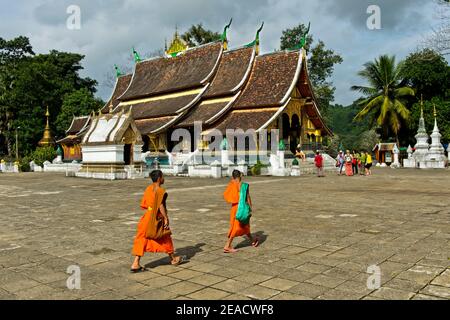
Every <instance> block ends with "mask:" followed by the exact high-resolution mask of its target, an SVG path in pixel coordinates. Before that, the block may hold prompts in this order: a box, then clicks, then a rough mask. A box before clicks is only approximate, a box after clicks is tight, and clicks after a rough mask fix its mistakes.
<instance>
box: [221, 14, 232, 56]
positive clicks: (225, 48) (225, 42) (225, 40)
mask: <svg viewBox="0 0 450 320" xmlns="http://www.w3.org/2000/svg"><path fill="white" fill-rule="evenodd" d="M232 22H233V18H231V19H230V22H229V23H228V24H227V25H226V26H225V27H224V28H223V33H222V36H221V40H222V42H223V49H224V50H228V37H227V31H228V29H229V28H230V26H231V23H232Z"/></svg>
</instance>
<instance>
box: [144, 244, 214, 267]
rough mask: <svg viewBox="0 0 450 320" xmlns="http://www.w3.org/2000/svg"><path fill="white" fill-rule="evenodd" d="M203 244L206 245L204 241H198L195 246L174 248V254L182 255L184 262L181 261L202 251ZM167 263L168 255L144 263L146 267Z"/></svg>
mask: <svg viewBox="0 0 450 320" xmlns="http://www.w3.org/2000/svg"><path fill="white" fill-rule="evenodd" d="M204 245H206V243H198V244H196V245H195V246H187V247H183V248H178V249H176V255H177V256H182V257H183V259H184V260H185V262H183V263H187V262H189V260H190V259H192V258H193V257H194V256H195V255H196V254H197V253H199V252H202V251H203V249H202V247H203V246H204ZM168 264H170V258H169V257H165V258H162V259H159V260H155V261H152V262H150V263H147V264H146V265H145V267H146V268H156V267H158V266H162V265H168Z"/></svg>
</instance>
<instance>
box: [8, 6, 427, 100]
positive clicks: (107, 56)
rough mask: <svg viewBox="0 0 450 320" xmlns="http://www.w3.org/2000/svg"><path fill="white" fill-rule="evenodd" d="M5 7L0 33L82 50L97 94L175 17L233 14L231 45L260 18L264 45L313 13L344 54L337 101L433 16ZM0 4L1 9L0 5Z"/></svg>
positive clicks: (40, 48) (323, 9) (158, 43)
mask: <svg viewBox="0 0 450 320" xmlns="http://www.w3.org/2000/svg"><path fill="white" fill-rule="evenodd" d="M0 4H1V5H2V8H7V9H6V10H8V8H10V11H9V13H8V14H6V13H5V12H1V13H0V18H1V19H0V30H1V34H0V37H4V38H5V37H6V38H11V37H14V36H17V35H20V34H23V35H26V36H28V37H30V39H31V42H32V44H33V47H34V48H35V50H36V52H48V51H49V50H50V49H57V50H61V51H71V52H79V53H82V54H84V55H85V56H86V58H85V60H84V62H83V66H84V67H85V70H84V71H83V75H85V76H90V77H92V78H94V79H97V80H98V81H99V83H100V86H99V95H100V96H101V97H102V98H104V99H107V98H108V97H109V95H110V93H111V89H110V88H109V87H107V86H105V85H104V80H105V74H106V73H107V72H110V71H111V70H112V68H113V64H115V63H117V64H129V57H130V55H131V47H132V46H135V47H136V48H137V50H138V51H139V52H141V53H148V52H152V51H155V50H157V49H160V48H162V47H163V46H164V39H166V38H167V39H168V40H170V39H171V37H172V36H173V33H174V29H175V25H178V27H179V29H180V32H183V31H185V30H186V29H187V28H188V27H189V26H190V25H192V24H194V23H195V24H196V23H203V25H204V26H205V27H207V28H209V29H212V30H215V31H219V32H220V31H221V30H222V28H223V26H224V25H225V24H226V23H227V22H228V20H229V18H230V17H233V25H232V27H231V29H230V31H229V38H230V45H231V46H232V47H236V46H239V45H242V44H245V43H248V42H250V41H252V40H253V38H254V36H255V31H256V29H257V28H258V26H259V24H260V23H261V21H265V27H264V30H263V32H262V34H261V49H262V52H263V53H264V52H269V51H273V50H274V49H278V48H279V42H280V36H281V32H282V30H284V29H286V28H289V27H293V26H295V25H298V24H299V23H305V24H306V23H307V22H308V21H311V24H312V29H311V31H312V33H313V35H314V37H315V39H316V40H317V39H321V40H323V41H324V42H325V43H326V45H327V47H329V48H332V49H333V50H335V51H336V52H338V53H339V54H341V55H342V56H343V58H344V63H343V64H342V65H340V66H337V67H336V72H335V76H334V79H333V81H334V84H335V85H336V87H337V90H336V102H338V103H342V104H348V103H351V102H352V100H353V99H355V98H356V94H355V93H354V92H351V91H350V90H349V87H350V86H351V85H353V84H357V83H360V81H361V80H360V79H359V78H358V77H357V76H356V72H357V71H358V70H359V69H360V68H361V66H362V64H363V63H364V62H366V61H368V60H371V59H373V58H375V57H376V56H378V55H380V54H382V53H390V54H397V55H398V56H399V57H403V56H404V55H406V54H407V53H408V52H409V51H411V50H414V49H415V47H416V46H417V44H418V41H419V40H420V33H421V31H422V30H423V31H424V32H426V31H428V29H427V28H428V27H429V26H430V25H431V24H432V22H433V21H432V20H433V18H432V14H433V9H432V5H431V4H432V0H428V1H425V3H424V1H423V0H422V1H421V0H408V1H406V0H395V1H394V0H391V1H388V0H379V1H376V0H372V1H370V0H322V1H315V0H277V1H276V0H245V1H240V0H190V1H185V0H164V1H162V0H161V1H156V0H152V1H148V0H91V1H88V0H29V1H27V2H26V4H25V3H22V2H20V3H19V2H13V3H12V4H11V3H10V2H7V1H6V0H0ZM71 4H77V5H79V6H80V8H81V19H82V20H81V23H82V25H81V26H82V28H81V30H76V31H71V30H68V29H67V28H66V27H65V24H66V19H67V17H68V14H67V13H66V9H67V7H68V6H69V5H71ZM369 4H379V5H380V7H381V10H382V27H383V29H382V30H377V31H369V30H368V29H367V28H366V19H367V17H368V14H367V13H366V9H367V6H368V5H369ZM2 11H3V10H2Z"/></svg>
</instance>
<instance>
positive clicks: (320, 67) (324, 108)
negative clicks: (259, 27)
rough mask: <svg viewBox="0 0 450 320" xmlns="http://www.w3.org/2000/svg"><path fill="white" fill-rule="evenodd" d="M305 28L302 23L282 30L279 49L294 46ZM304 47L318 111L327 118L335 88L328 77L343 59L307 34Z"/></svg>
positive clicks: (304, 31) (305, 30)
mask: <svg viewBox="0 0 450 320" xmlns="http://www.w3.org/2000/svg"><path fill="white" fill-rule="evenodd" d="M307 29H308V28H307V26H305V25H304V24H299V25H298V26H295V27H293V28H291V29H286V30H284V31H283V32H282V35H281V39H280V41H281V45H280V48H281V50H286V49H292V48H295V47H296V46H297V45H298V44H299V42H300V41H301V39H302V37H303V35H304V34H305V33H306V32H307ZM304 48H305V49H306V51H307V52H308V53H309V60H308V61H309V76H310V79H311V83H312V85H313V87H314V92H315V94H316V98H317V100H318V104H319V108H320V111H321V112H322V115H324V116H325V118H326V119H327V120H329V119H328V118H329V117H328V109H329V107H330V103H331V102H332V101H333V100H334V92H335V90H336V88H335V87H334V86H333V84H332V82H331V81H330V80H329V79H330V78H331V76H332V75H333V72H334V67H335V65H336V64H340V63H342V62H343V59H342V57H341V56H340V55H339V54H336V53H335V52H334V51H333V50H331V49H327V48H326V47H325V43H324V42H323V41H321V40H319V41H318V42H317V43H316V44H315V45H314V38H313V36H312V35H309V34H308V35H307V36H306V43H305V46H304Z"/></svg>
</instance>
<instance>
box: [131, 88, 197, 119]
mask: <svg viewBox="0 0 450 320" xmlns="http://www.w3.org/2000/svg"><path fill="white" fill-rule="evenodd" d="M197 96H198V94H194V95H186V96H181V97H175V98H171V99H162V100H154V101H149V102H143V103H137V104H134V105H133V108H132V114H133V118H134V119H146V118H152V117H161V116H171V115H175V114H176V113H177V111H178V110H180V109H182V108H184V107H186V106H187V105H189V104H190V103H192V102H193V101H194V100H195V99H196V98H197Z"/></svg>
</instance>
